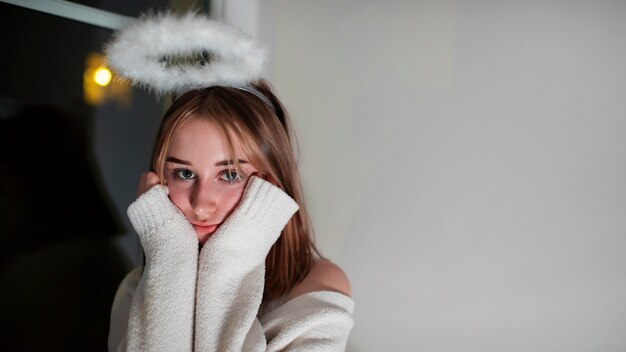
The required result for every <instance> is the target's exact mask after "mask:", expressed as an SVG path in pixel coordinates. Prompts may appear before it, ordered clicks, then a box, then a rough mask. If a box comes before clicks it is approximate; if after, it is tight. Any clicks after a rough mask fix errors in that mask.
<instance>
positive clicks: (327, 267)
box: [289, 259, 352, 298]
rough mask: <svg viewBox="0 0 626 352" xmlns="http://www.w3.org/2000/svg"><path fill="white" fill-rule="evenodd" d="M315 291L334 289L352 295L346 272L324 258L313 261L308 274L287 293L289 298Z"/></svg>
mask: <svg viewBox="0 0 626 352" xmlns="http://www.w3.org/2000/svg"><path fill="white" fill-rule="evenodd" d="M315 291H335V292H339V293H343V294H344V295H346V296H351V295H352V290H351V288H350V281H349V280H348V276H347V275H346V273H345V272H344V271H343V270H342V269H341V268H340V267H339V266H338V265H337V264H335V263H333V262H330V261H328V260H324V259H318V260H316V261H315V263H314V264H313V266H312V267H311V270H310V271H309V274H308V275H307V276H306V277H305V278H304V280H302V282H300V283H299V284H298V285H296V287H294V288H293V290H291V292H290V293H289V298H295V297H298V296H300V295H303V294H307V293H309V292H315Z"/></svg>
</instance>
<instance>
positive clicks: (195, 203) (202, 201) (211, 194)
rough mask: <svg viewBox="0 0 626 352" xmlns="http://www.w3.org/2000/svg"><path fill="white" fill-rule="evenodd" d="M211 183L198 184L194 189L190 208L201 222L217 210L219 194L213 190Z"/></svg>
mask: <svg viewBox="0 0 626 352" xmlns="http://www.w3.org/2000/svg"><path fill="white" fill-rule="evenodd" d="M212 186H213V185H212V182H210V181H208V182H207V181H205V182H198V183H196V187H195V189H194V192H193V195H192V199H191V206H192V208H193V211H194V213H195V214H196V215H197V216H198V218H200V219H201V220H206V219H207V218H208V217H209V216H210V215H211V214H213V213H215V211H216V210H217V204H218V198H219V194H218V193H219V192H217V190H215V189H213V187H212Z"/></svg>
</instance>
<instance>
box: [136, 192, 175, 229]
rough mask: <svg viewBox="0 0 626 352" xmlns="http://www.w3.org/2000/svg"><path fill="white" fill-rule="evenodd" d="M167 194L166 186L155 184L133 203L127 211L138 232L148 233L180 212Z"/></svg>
mask: <svg viewBox="0 0 626 352" xmlns="http://www.w3.org/2000/svg"><path fill="white" fill-rule="evenodd" d="M167 195H168V190H167V187H166V186H163V185H155V186H153V187H152V188H150V189H149V190H148V191H147V192H145V193H144V194H142V195H141V196H139V198H137V199H136V200H135V201H134V202H133V203H131V205H130V206H129V207H128V209H127V211H126V213H127V214H128V218H129V219H130V222H131V223H132V225H133V227H134V228H135V231H137V233H140V234H147V233H149V232H150V231H151V230H153V229H155V228H157V227H159V226H161V225H162V224H164V223H165V222H167V221H169V220H170V219H172V218H173V217H175V216H176V214H178V213H180V210H179V209H178V208H177V207H176V206H175V205H174V203H172V202H171V201H170V200H169V198H168V196H167Z"/></svg>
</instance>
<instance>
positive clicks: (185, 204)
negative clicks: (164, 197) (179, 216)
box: [167, 182, 190, 214]
mask: <svg viewBox="0 0 626 352" xmlns="http://www.w3.org/2000/svg"><path fill="white" fill-rule="evenodd" d="M167 190H168V195H169V197H170V200H171V201H172V203H174V204H175V205H176V206H177V207H178V209H180V210H182V211H183V213H185V214H187V210H189V209H190V205H189V190H188V189H187V188H186V187H180V186H177V185H176V183H172V182H169V183H168V185H167Z"/></svg>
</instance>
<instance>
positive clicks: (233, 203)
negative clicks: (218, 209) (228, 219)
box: [221, 187, 244, 214]
mask: <svg viewBox="0 0 626 352" xmlns="http://www.w3.org/2000/svg"><path fill="white" fill-rule="evenodd" d="M243 191H244V187H236V188H232V189H229V190H228V191H227V192H225V193H224V194H223V197H222V204H221V205H222V209H223V211H225V212H226V214H230V213H232V212H233V210H235V208H236V207H237V205H239V202H240V201H241V197H242V196H243Z"/></svg>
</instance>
